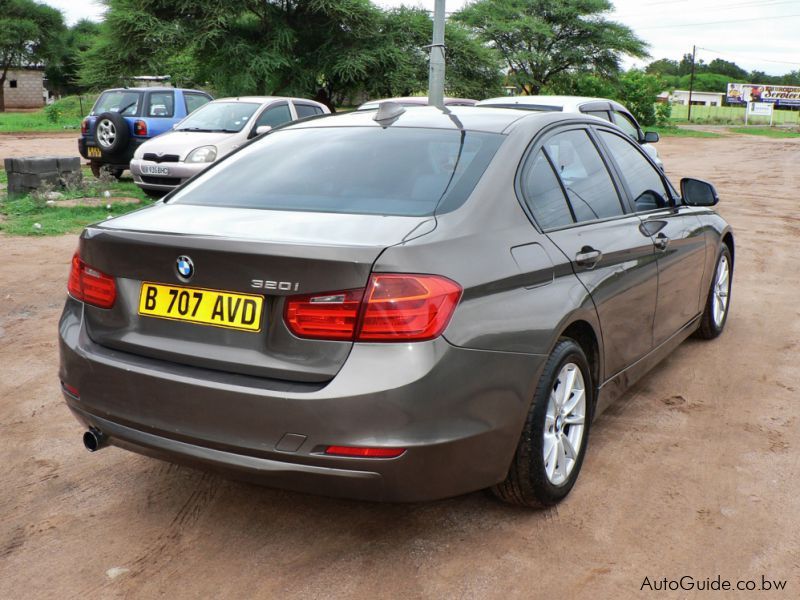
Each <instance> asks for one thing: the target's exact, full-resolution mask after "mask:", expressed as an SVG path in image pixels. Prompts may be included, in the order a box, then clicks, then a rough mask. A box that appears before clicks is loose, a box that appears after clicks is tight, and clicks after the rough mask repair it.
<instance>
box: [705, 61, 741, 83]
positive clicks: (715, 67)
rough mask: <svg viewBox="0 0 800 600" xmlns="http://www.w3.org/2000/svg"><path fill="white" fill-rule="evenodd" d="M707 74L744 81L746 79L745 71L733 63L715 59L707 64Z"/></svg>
mask: <svg viewBox="0 0 800 600" xmlns="http://www.w3.org/2000/svg"><path fill="white" fill-rule="evenodd" d="M708 72H709V73H718V74H719V75H726V76H727V77H728V78H730V79H736V80H740V81H744V80H746V79H747V71H745V70H744V69H743V68H741V67H740V66H739V65H737V64H736V63H734V62H730V61H727V60H722V59H721V58H715V59H714V60H712V61H711V62H710V63H708Z"/></svg>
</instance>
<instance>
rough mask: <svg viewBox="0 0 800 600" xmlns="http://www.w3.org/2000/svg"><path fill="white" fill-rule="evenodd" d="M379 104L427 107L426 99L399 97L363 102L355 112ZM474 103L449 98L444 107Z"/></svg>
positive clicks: (422, 97)
mask: <svg viewBox="0 0 800 600" xmlns="http://www.w3.org/2000/svg"><path fill="white" fill-rule="evenodd" d="M381 102H396V103H397V104H402V105H403V106H427V105H428V97H427V96H400V97H397V98H381V99H379V100H368V101H367V102H364V103H363V104H362V105H361V106H359V107H358V108H357V109H356V110H373V109H375V108H377V105H378V104H380V103H381ZM476 102H477V100H472V99H471V98H451V97H446V98H444V104H445V106H448V105H457V106H472V105H474V104H475V103H476Z"/></svg>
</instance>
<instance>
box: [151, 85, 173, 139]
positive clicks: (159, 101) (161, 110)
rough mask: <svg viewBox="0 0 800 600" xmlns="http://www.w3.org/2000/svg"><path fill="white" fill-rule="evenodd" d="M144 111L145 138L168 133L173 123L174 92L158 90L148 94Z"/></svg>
mask: <svg viewBox="0 0 800 600" xmlns="http://www.w3.org/2000/svg"><path fill="white" fill-rule="evenodd" d="M144 111H145V112H144V117H145V119H146V121H147V137H155V136H157V135H160V134H162V133H164V132H166V131H170V130H171V129H172V125H173V123H175V118H174V117H175V92H174V91H172V90H159V91H155V92H150V93H148V94H147V99H146V100H145V105H144Z"/></svg>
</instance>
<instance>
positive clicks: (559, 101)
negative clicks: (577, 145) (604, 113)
mask: <svg viewBox="0 0 800 600" xmlns="http://www.w3.org/2000/svg"><path fill="white" fill-rule="evenodd" d="M595 102H599V103H608V104H610V105H611V106H613V107H614V108H617V109H623V110H625V111H627V109H626V108H625V107H624V106H623V105H622V104H620V103H619V102H617V101H616V100H611V99H610V98H595V97H591V96H498V97H497V98H487V99H486V100H481V101H480V102H478V104H477V106H507V107H510V106H512V105H519V106H552V107H554V108H560V109H567V110H571V109H574V108H577V107H579V106H583V105H585V104H593V103H595Z"/></svg>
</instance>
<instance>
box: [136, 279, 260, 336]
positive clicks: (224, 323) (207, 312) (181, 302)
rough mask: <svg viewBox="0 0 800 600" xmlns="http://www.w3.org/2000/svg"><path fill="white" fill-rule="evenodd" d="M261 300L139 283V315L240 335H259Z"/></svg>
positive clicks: (201, 290)
mask: <svg viewBox="0 0 800 600" xmlns="http://www.w3.org/2000/svg"><path fill="white" fill-rule="evenodd" d="M263 310H264V296H258V295H256V294H235V293H233V292H223V291H220V290H206V289H202V288H188V287H175V286H171V285H161V284H159V283H149V282H143V283H142V289H141V292H140V294H139V314H140V315H145V316H147V317H158V318H160V319H169V320H172V321H188V322H190V323H198V324H200V325H213V326H214V327H226V328H228V329H240V330H242V331H255V332H258V331H261V313H262V312H263Z"/></svg>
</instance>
